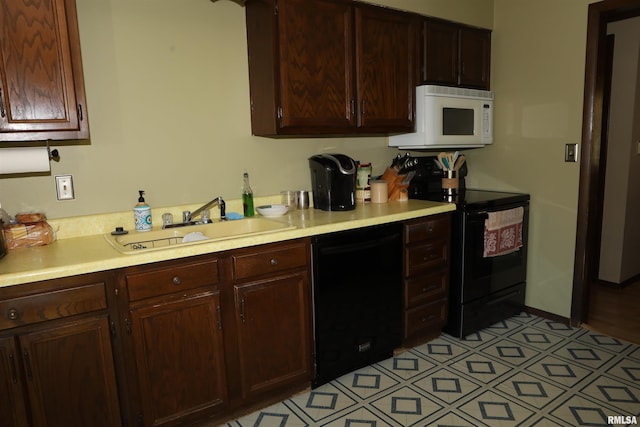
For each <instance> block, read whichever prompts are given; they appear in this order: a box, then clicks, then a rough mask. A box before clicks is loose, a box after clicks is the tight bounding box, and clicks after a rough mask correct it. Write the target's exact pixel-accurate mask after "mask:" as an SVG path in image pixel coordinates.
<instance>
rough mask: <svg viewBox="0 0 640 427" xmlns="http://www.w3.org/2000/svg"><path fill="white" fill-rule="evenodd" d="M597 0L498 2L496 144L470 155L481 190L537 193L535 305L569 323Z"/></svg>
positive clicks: (531, 300) (529, 297)
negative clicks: (577, 157)
mask: <svg viewBox="0 0 640 427" xmlns="http://www.w3.org/2000/svg"><path fill="white" fill-rule="evenodd" d="M589 3H591V2H590V1H588V0H563V1H556V0H535V1H532V0H495V2H494V11H495V13H494V28H493V44H492V76H491V84H492V89H493V90H494V91H495V109H496V111H495V118H494V120H495V143H494V144H493V146H491V147H488V148H485V149H482V150H475V151H469V152H468V157H469V163H470V166H469V168H470V179H469V184H470V185H471V186H477V187H482V188H494V189H502V190H515V191H523V192H527V193H530V194H531V209H530V221H529V225H530V234H529V236H530V240H529V260H528V261H529V263H528V275H527V281H528V286H527V294H526V304H527V305H528V306H531V307H535V308H539V309H542V310H545V311H548V312H551V313H555V314H558V315H561V316H565V317H569V315H570V308H571V291H572V280H573V261H574V249H575V237H576V217H577V200H578V178H579V163H565V162H564V145H565V144H566V143H579V142H580V140H581V126H582V100H583V92H584V87H583V86H584V65H585V61H584V58H585V48H586V28H587V11H588V4H589Z"/></svg>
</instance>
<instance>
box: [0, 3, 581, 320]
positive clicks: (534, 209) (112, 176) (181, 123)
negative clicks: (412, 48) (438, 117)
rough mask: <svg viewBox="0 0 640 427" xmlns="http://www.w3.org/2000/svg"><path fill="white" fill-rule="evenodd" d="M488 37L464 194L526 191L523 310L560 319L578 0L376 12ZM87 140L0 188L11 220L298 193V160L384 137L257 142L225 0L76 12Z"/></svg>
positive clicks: (572, 223)
mask: <svg viewBox="0 0 640 427" xmlns="http://www.w3.org/2000/svg"><path fill="white" fill-rule="evenodd" d="M373 3H378V4H383V5H387V6H391V7H397V8H401V9H405V10H412V11H417V12H420V13H424V14H429V15H433V16H438V17H443V18H448V19H452V20H458V21H460V22H464V23H468V24H471V25H477V26H482V27H488V28H493V29H494V34H493V68H492V88H493V89H494V90H495V93H496V117H495V123H496V138H495V144H494V145H493V146H492V147H489V148H485V149H481V150H470V151H468V152H467V155H468V157H469V163H470V166H469V167H470V172H471V175H470V177H469V183H470V184H471V185H472V186H476V187H483V188H495V189H504V190H517V191H524V192H529V193H531V195H532V204H531V242H530V252H529V254H530V256H529V274H528V282H529V286H528V291H527V299H526V303H527V305H529V306H532V307H535V308H538V309H541V310H546V311H549V312H552V313H556V314H559V315H563V316H568V315H569V312H570V295H571V281H572V274H573V251H574V241H575V228H576V212H577V207H576V204H577V194H578V191H577V190H578V174H579V171H578V164H569V163H564V162H563V152H564V144H565V143H567V142H579V141H580V126H581V114H582V93H583V75H584V53H585V40H586V14H587V4H588V3H590V0H563V1H561V2H558V1H557V0H482V1H481V0H455V1H451V0H378V1H375V2H373ZM77 4H78V13H79V20H80V32H81V38H82V51H83V60H84V70H85V79H86V84H87V96H88V104H89V105H88V107H89V115H90V125H91V135H92V137H91V144H90V145H86V146H73V147H62V148H61V149H60V152H61V155H62V160H61V162H60V163H59V164H54V165H53V167H52V173H51V176H37V177H19V178H0V202H1V203H2V206H3V207H4V208H6V209H7V210H8V211H9V212H10V213H12V214H13V213H15V212H16V211H23V210H38V211H44V212H46V213H47V214H48V215H49V216H50V217H54V218H56V217H65V216H74V215H87V214H92V213H96V212H111V211H122V210H127V209H131V208H132V206H133V204H134V203H135V200H136V192H137V190H138V189H144V190H146V191H147V194H148V197H147V200H148V201H149V203H150V204H151V205H152V206H155V207H161V206H171V205H178V204H183V203H197V202H201V201H202V202H203V201H206V200H208V199H209V198H211V197H212V196H214V195H217V194H221V195H222V196H223V197H226V198H230V199H232V198H235V197H237V195H238V194H239V192H240V188H241V185H242V180H241V177H242V171H243V170H244V169H245V168H246V169H248V170H249V172H250V173H251V177H252V183H253V189H254V191H255V192H256V193H257V194H259V195H263V194H275V193H277V192H278V191H280V190H282V189H285V188H308V187H309V185H310V179H309V172H308V165H307V161H306V159H307V158H308V157H309V156H310V155H312V154H315V153H318V152H323V151H336V152H343V153H345V154H348V155H351V156H353V157H355V158H357V159H361V160H366V161H372V162H373V164H374V173H381V172H382V171H383V170H384V167H385V166H386V165H387V164H388V163H389V162H390V160H391V158H392V157H393V156H394V155H395V154H396V153H397V151H396V150H395V149H390V148H387V147H386V138H382V137H380V138H357V139H356V138H352V139H348V138H347V139H342V138H337V139H308V140H303V139H294V140H271V139H265V138H256V137H252V136H251V133H250V123H249V89H248V87H249V86H248V77H247V58H246V37H245V26H244V10H243V9H242V8H241V7H240V6H238V5H237V4H236V3H233V2H231V1H228V0H218V1H216V2H211V1H209V0H180V1H175V0H77ZM66 173H70V174H73V177H74V182H75V185H76V200H74V201H67V202H59V201H56V199H55V190H54V184H53V182H54V180H53V175H56V174H66Z"/></svg>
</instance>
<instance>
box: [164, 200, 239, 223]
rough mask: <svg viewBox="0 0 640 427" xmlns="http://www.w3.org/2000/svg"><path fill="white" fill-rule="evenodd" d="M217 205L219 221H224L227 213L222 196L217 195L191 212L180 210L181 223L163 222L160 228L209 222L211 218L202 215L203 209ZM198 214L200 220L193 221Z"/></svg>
mask: <svg viewBox="0 0 640 427" xmlns="http://www.w3.org/2000/svg"><path fill="white" fill-rule="evenodd" d="M215 205H218V206H219V207H220V221H226V220H227V213H226V204H225V203H224V200H223V199H222V196H218V197H216V198H215V199H213V200H211V201H210V202H209V203H206V204H204V205H203V206H201V207H199V208H198V209H196V210H195V211H193V212H190V211H183V212H182V222H181V223H177V224H163V225H162V228H163V229H164V228H174V227H184V226H186V225H196V224H208V223H211V222H213V221H211V218H209V216H208V215H202V214H203V212H204V211H206V210H207V209H209V208H210V207H212V206H215ZM198 215H200V217H201V220H200V221H194V218H196V217H197V216H198Z"/></svg>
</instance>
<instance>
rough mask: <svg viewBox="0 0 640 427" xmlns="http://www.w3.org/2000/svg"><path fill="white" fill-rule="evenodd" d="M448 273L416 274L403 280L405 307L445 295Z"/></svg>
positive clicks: (447, 287)
mask: <svg viewBox="0 0 640 427" xmlns="http://www.w3.org/2000/svg"><path fill="white" fill-rule="evenodd" d="M448 284H449V274H448V273H447V272H443V273H441V274H435V275H429V276H418V277H413V278H410V279H407V280H405V282H404V304H405V308H409V307H415V306H417V305H420V304H427V303H429V302H432V301H436V300H439V299H442V298H445V297H446V296H447V291H448V289H449V286H448Z"/></svg>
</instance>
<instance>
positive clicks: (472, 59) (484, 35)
mask: <svg viewBox="0 0 640 427" xmlns="http://www.w3.org/2000/svg"><path fill="white" fill-rule="evenodd" d="M490 63H491V32H490V31H488V30H481V29H476V28H468V27H462V28H461V29H460V86H469V87H477V88H481V89H489V70H490Z"/></svg>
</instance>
